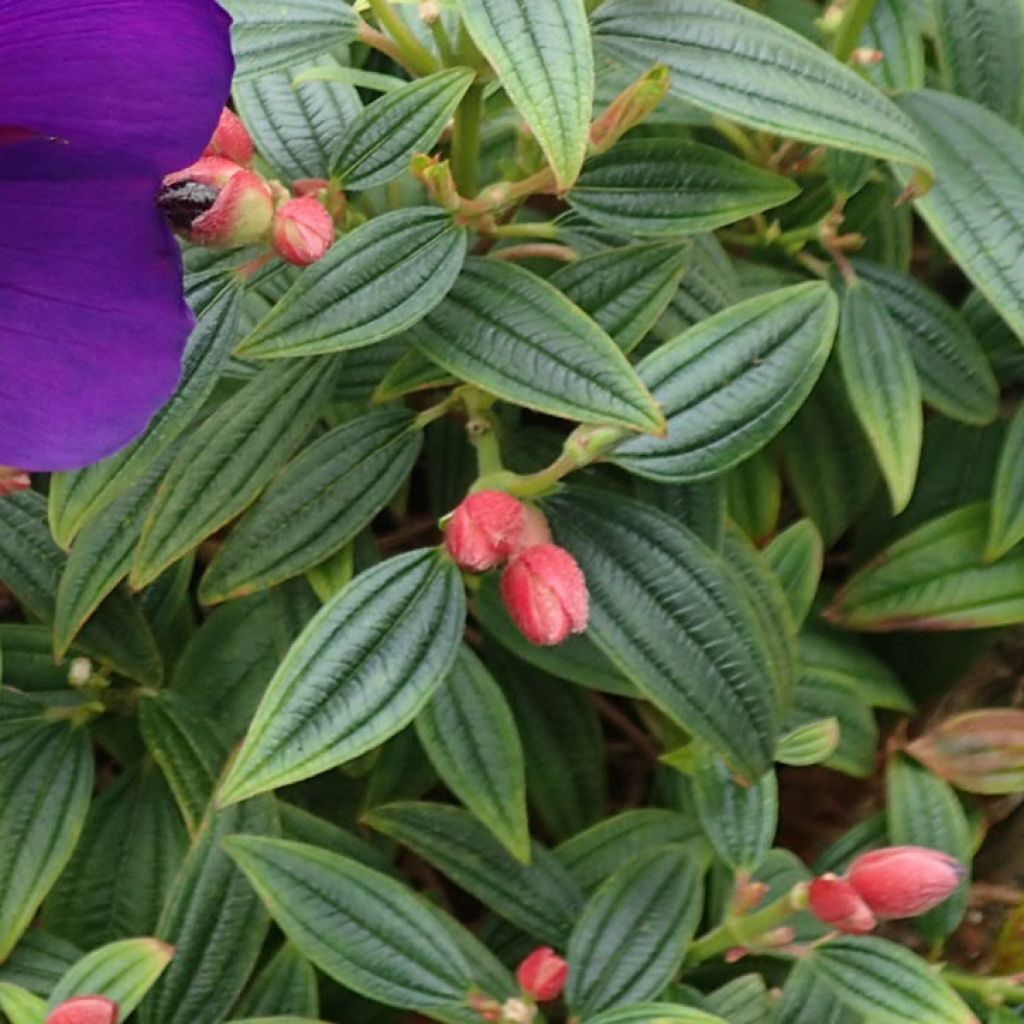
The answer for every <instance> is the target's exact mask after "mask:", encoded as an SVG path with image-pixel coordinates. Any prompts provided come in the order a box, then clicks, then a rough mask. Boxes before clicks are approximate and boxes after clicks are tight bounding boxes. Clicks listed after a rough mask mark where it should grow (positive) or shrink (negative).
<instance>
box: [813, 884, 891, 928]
mask: <svg viewBox="0 0 1024 1024" xmlns="http://www.w3.org/2000/svg"><path fill="white" fill-rule="evenodd" d="M808 898H809V901H810V910H811V913H812V914H814V916H815V917H816V918H817V919H818V920H819V921H822V922H824V923H825V924H827V925H829V926H830V927H832V928H836V929H838V930H839V931H841V932H848V933H849V934H851V935H864V934H866V933H867V932H870V931H872V930H873V929H874V927H875V923H876V922H875V915H874V914H872V913H871V908H870V907H869V906H868V905H867V904H866V903H865V902H864V901H863V900H862V899H861V898H860V896H858V895H857V890H856V889H854V888H853V886H852V885H850V883H849V882H847V881H846V880H845V879H843V878H837V877H836V876H835V875H822V876H821V877H820V878H815V879H814V880H813V881H812V882H811V885H810V890H809V892H808Z"/></svg>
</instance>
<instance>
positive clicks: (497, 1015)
mask: <svg viewBox="0 0 1024 1024" xmlns="http://www.w3.org/2000/svg"><path fill="white" fill-rule="evenodd" d="M568 975H569V964H568V963H567V962H566V961H565V960H564V959H563V958H562V957H560V956H559V955H558V954H557V953H556V952H555V951H554V950H553V949H552V948H551V947H550V946H541V947H540V948H538V949H535V950H534V951H533V952H532V953H531V954H530V955H529V956H528V957H526V959H525V960H523V961H522V963H520V965H519V966H518V967H517V968H516V981H518V982H519V989H520V991H521V993H522V996H521V997H513V998H512V999H506V1000H505V1002H503V1003H499V1002H498V1000H497V999H492V998H491V997H489V996H485V995H483V994H481V993H478V992H475V993H473V994H472V995H471V996H470V997H469V1006H470V1009H472V1010H474V1011H475V1012H476V1014H477V1016H479V1017H480V1019H481V1020H484V1021H487V1022H488V1024H532V1022H533V1020H534V1018H535V1017H536V1016H537V1003H550V1002H551V1001H552V1000H554V999H557V998H558V997H559V996H560V995H561V994H562V989H563V988H564V987H565V979H566V978H567V977H568Z"/></svg>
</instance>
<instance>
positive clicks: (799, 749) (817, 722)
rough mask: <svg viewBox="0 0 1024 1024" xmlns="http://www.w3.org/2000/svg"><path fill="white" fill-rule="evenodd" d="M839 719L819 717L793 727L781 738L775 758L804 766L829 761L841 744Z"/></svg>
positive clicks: (800, 766)
mask: <svg viewBox="0 0 1024 1024" xmlns="http://www.w3.org/2000/svg"><path fill="white" fill-rule="evenodd" d="M840 735H841V732H840V726H839V719H838V718H835V717H830V718H818V719H814V720H812V721H810V722H807V723H806V724H805V725H798V726H797V727H796V728H795V729H791V730H790V731H789V732H787V733H786V734H785V735H784V736H783V737H782V738H781V739H780V740H779V745H778V747H777V748H776V751H775V760H776V761H779V762H780V763H781V764H788V765H793V766H794V767H797V768H802V767H804V766H806V765H811V764H821V762H823V761H827V760H828V758H829V757H831V756H832V754H833V753H834V752H835V750H836V748H837V747H838V746H839V738H840Z"/></svg>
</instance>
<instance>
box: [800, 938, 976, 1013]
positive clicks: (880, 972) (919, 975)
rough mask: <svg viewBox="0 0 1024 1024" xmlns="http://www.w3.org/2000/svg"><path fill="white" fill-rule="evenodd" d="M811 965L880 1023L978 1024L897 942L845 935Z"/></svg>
mask: <svg viewBox="0 0 1024 1024" xmlns="http://www.w3.org/2000/svg"><path fill="white" fill-rule="evenodd" d="M805 962H806V963H807V964H809V965H810V967H809V969H810V971H811V973H812V974H813V975H814V976H815V977H816V978H819V979H820V980H821V981H822V983H823V984H825V985H827V986H828V987H829V988H830V989H831V990H832V992H833V993H834V994H835V995H836V997H837V998H838V999H839V1000H840V1001H841V1002H842V1003H844V1004H845V1005H846V1006H848V1007H849V1008H850V1009H851V1010H853V1011H855V1012H857V1013H861V1014H866V1015H869V1016H870V1017H871V1019H872V1020H873V1021H877V1022H878V1024H920V1022H921V1021H925V1020H927V1021H928V1022H929V1024H932V1022H934V1024H974V1022H975V1021H976V1018H975V1017H974V1015H973V1014H972V1013H971V1011H970V1010H969V1009H968V1008H967V1005H966V1004H965V1003H964V1002H963V1001H962V1000H961V999H960V997H959V996H958V995H957V994H956V993H955V992H954V991H953V990H952V989H951V988H950V987H949V986H948V985H947V984H946V983H945V982H944V981H943V980H942V978H941V977H940V976H939V975H938V974H936V973H935V972H934V971H932V970H931V969H930V968H929V967H928V965H927V964H925V963H924V961H923V960H921V959H920V958H919V957H916V956H915V955H914V954H913V953H911V952H910V951H909V950H907V949H904V948H903V947H902V946H897V945H896V944H895V943H894V942H887V941H886V940H885V939H876V938H874V937H865V936H857V937H854V936H843V937H841V938H836V939H832V940H831V941H829V942H826V943H823V944H822V945H819V946H817V947H816V948H815V949H814V951H813V952H812V953H811V955H810V956H809V957H808V958H807V960H806V961H805Z"/></svg>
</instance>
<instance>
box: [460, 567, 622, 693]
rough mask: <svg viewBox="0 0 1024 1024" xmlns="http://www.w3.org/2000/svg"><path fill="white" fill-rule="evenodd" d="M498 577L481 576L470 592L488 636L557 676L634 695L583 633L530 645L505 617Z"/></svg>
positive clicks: (474, 609) (478, 616) (523, 659)
mask: <svg viewBox="0 0 1024 1024" xmlns="http://www.w3.org/2000/svg"><path fill="white" fill-rule="evenodd" d="M499 580H500V577H498V576H497V575H494V574H491V575H488V576H484V577H483V579H482V581H481V586H480V589H479V590H478V591H477V592H476V593H475V594H474V595H473V603H472V607H473V613H474V615H475V616H476V617H477V618H478V619H479V620H480V623H481V625H483V627H484V629H485V630H486V631H487V633H488V635H489V636H491V637H493V638H494V639H495V640H497V641H498V643H499V644H500V645H501V646H502V647H504V648H505V649H506V650H507V651H510V652H511V653H512V654H514V655H515V656H516V657H517V658H519V659H521V660H522V661H525V662H526V663H527V664H529V665H533V666H534V667H536V668H539V669H541V671H543V672H547V673H549V674H550V675H553V676H555V677H556V678H558V679H567V680H568V681H569V682H570V683H576V684H577V685H578V686H586V687H588V688H590V689H594V690H603V691H604V692H605V693H617V694H621V695H622V696H626V697H632V696H635V695H636V687H635V686H633V684H632V683H631V682H630V681H629V680H628V679H627V678H626V677H625V676H624V675H623V674H622V672H621V670H620V669H618V668H617V667H616V666H615V665H613V664H612V663H611V661H610V660H609V659H608V657H607V655H606V654H605V653H604V652H603V651H602V650H601V649H600V648H599V647H597V645H596V644H595V643H594V642H593V640H591V639H590V637H589V636H587V634H586V633H581V634H576V635H574V636H570V637H567V638H566V639H565V640H564V641H563V642H562V643H560V644H557V645H556V646H554V647H537V646H536V645H535V644H531V643H530V641H529V640H527V639H526V637H524V636H523V634H522V633H521V632H520V631H519V628H518V626H516V624H515V623H514V622H513V621H512V619H511V618H510V617H509V614H508V609H507V608H506V607H505V603H504V602H503V601H502V599H501V589H500V583H499Z"/></svg>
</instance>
